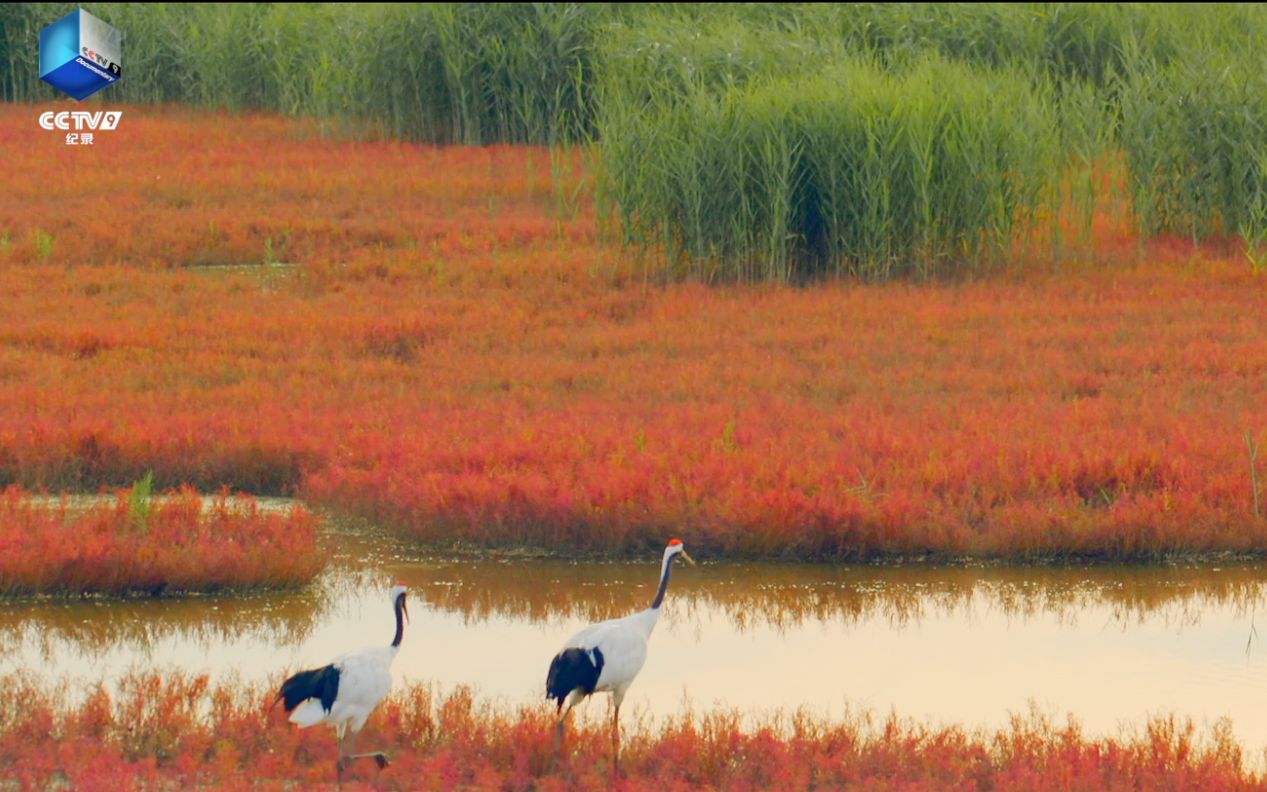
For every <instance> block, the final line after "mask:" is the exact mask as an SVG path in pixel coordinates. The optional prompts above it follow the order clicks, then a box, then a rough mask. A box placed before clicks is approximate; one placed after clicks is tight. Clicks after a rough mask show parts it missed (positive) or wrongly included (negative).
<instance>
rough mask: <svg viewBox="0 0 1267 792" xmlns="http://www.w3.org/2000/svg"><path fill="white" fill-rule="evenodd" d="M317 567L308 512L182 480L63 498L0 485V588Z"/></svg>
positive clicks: (215, 579)
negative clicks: (165, 486) (137, 495)
mask: <svg viewBox="0 0 1267 792" xmlns="http://www.w3.org/2000/svg"><path fill="white" fill-rule="evenodd" d="M324 566H325V555H324V553H323V552H322V551H321V550H320V548H319V546H318V544H317V527H316V518H315V517H313V516H312V515H311V514H309V513H308V512H306V511H305V510H304V509H302V508H300V507H295V508H293V509H290V510H288V511H286V512H284V513H281V512H274V511H263V510H261V509H260V507H259V506H258V504H256V503H255V501H254V500H253V499H251V498H246V499H240V498H235V499H230V498H228V497H226V496H216V497H211V498H206V499H204V498H203V497H201V496H199V495H198V494H197V493H196V492H194V491H192V490H190V489H188V488H184V489H182V490H180V491H179V492H176V493H172V494H170V495H167V496H164V497H162V498H157V499H154V501H152V502H151V501H137V500H132V499H129V497H128V496H127V495H126V494H122V493H121V494H119V495H118V496H117V497H116V498H115V499H114V500H113V502H109V501H103V502H100V503H97V504H95V505H89V506H76V507H72V506H71V505H70V504H69V503H68V502H67V501H66V500H64V499H63V500H62V501H61V502H57V503H50V502H49V501H48V499H41V500H38V501H37V500H33V499H31V498H30V497H29V496H27V495H26V494H25V493H23V492H22V491H21V490H20V489H19V488H17V487H10V488H9V489H8V490H6V491H5V492H3V493H0V593H3V594H46V593H57V594H125V593H131V592H139V593H151V594H157V593H163V592H190V591H216V590H222V589H246V588H260V587H264V588H281V587H293V586H301V585H304V584H305V583H309V582H311V581H312V580H313V579H314V578H315V577H316V576H317V573H318V572H320V571H321V569H322V567H324Z"/></svg>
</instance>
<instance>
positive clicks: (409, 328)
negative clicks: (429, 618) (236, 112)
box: [0, 105, 1267, 559]
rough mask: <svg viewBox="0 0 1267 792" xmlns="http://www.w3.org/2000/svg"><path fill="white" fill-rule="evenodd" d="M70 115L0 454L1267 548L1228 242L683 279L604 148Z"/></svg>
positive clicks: (547, 536)
mask: <svg viewBox="0 0 1267 792" xmlns="http://www.w3.org/2000/svg"><path fill="white" fill-rule="evenodd" d="M41 109H43V108H39V107H29V106H12V105H6V106H0V150H2V151H3V158H2V159H0V181H3V183H4V184H5V185H6V189H5V190H4V191H3V192H2V193H0V299H2V300H3V306H4V309H3V310H4V321H3V325H2V326H0V381H2V382H3V383H4V387H3V388H2V389H0V402H2V404H0V481H2V482H4V483H19V484H22V485H24V486H26V487H28V488H44V489H47V490H49V491H53V492H57V491H62V490H71V491H81V490H87V491H96V490H98V489H99V488H102V487H114V486H122V485H126V484H127V483H129V482H131V481H133V480H135V479H137V478H138V477H140V476H141V475H143V474H144V472H145V471H147V470H153V471H154V473H155V477H156V482H157V484H158V485H159V486H160V487H172V486H177V485H180V484H191V485H193V486H195V487H198V488H200V489H203V490H212V489H215V488H218V487H221V486H229V487H232V488H234V489H237V490H242V491H245V492H250V493H256V494H298V495H300V496H302V497H304V498H305V499H307V500H309V501H310V502H312V503H314V504H317V505H320V506H324V507H330V508H333V509H335V510H337V511H341V512H348V513H353V514H359V515H365V516H368V517H371V518H373V519H375V520H378V521H381V522H383V523H386V524H388V525H390V526H393V527H395V528H397V529H398V530H400V531H402V532H404V533H406V534H408V535H412V536H416V537H418V538H419V539H421V540H424V541H426V542H429V543H434V544H437V545H441V546H451V545H456V544H472V545H480V546H489V545H516V546H517V545H532V546H542V547H545V548H549V549H552V550H556V551H561V552H564V553H598V554H613V553H616V554H619V553H623V552H629V551H632V550H634V549H636V548H640V547H645V546H649V545H653V544H658V543H659V542H661V541H662V538H663V536H664V535H665V533H666V532H668V531H671V532H672V533H673V534H682V535H683V536H686V537H690V541H691V544H692V547H693V548H698V549H699V553H700V554H701V555H703V556H708V555H711V554H726V555H728V556H752V557H785V558H800V559H837V558H843V559H861V558H871V557H876V556H925V555H931V556H963V555H969V556H985V557H1004V558H1050V557H1068V556H1079V557H1090V558H1102V559H1144V558H1153V557H1158V556H1162V555H1167V554H1198V553H1218V552H1225V551H1231V552H1247V553H1260V552H1263V551H1264V550H1267V505H1264V504H1260V503H1258V502H1257V501H1256V500H1255V496H1254V491H1253V482H1254V478H1253V476H1255V475H1256V476H1257V477H1258V478H1259V479H1261V478H1262V477H1263V476H1264V475H1267V461H1265V460H1263V459H1258V460H1256V462H1254V464H1253V465H1252V464H1251V449H1256V448H1257V447H1261V446H1263V445H1267V410H1265V409H1264V405H1267V280H1264V279H1263V278H1261V277H1254V276H1253V275H1252V274H1251V272H1250V268H1249V266H1248V265H1247V264H1246V263H1244V261H1243V260H1242V259H1241V258H1240V257H1239V254H1238V253H1236V252H1235V251H1234V250H1233V249H1232V248H1231V247H1230V246H1229V247H1228V248H1227V249H1223V248H1206V249H1202V248H1197V247H1194V246H1192V245H1191V244H1188V243H1185V242H1182V241H1178V240H1169V241H1162V242H1159V243H1154V244H1150V245H1148V246H1146V247H1145V248H1144V249H1143V250H1142V252H1141V251H1140V250H1139V246H1138V244H1137V243H1136V241H1135V239H1134V238H1132V237H1131V236H1130V235H1129V233H1128V232H1127V231H1125V230H1124V229H1127V228H1129V222H1127V221H1125V220H1123V219H1121V218H1115V217H1109V216H1105V217H1102V218H1100V219H1099V220H1098V221H1097V223H1096V229H1097V231H1096V234H1097V239H1096V243H1095V249H1094V250H1091V251H1089V252H1088V254H1087V256H1086V257H1085V260H1083V259H1078V260H1066V261H1065V262H1063V263H1062V264H1061V265H1059V266H1058V267H1052V266H1051V265H1041V266H1040V265H1035V266H1026V265H1025V263H1024V262H1023V261H1020V262H1017V263H1016V266H1014V267H1012V268H1011V271H1010V272H1008V273H999V274H997V275H986V276H978V277H976V278H974V279H971V280H960V281H956V282H930V283H910V282H904V283H891V284H884V285H864V284H860V283H854V282H829V283H822V284H816V285H811V286H807V287H793V286H771V285H759V286H753V285H715V286H706V285H699V284H663V283H661V282H659V281H658V280H657V279H656V278H655V277H653V276H644V275H643V274H642V273H643V272H644V270H645V265H646V262H644V261H642V260H640V259H638V258H637V257H635V256H634V255H632V254H630V253H627V252H625V251H623V250H622V249H621V248H620V247H619V246H618V245H617V244H616V243H615V242H614V241H610V240H609V239H608V237H610V236H611V234H610V233H608V232H609V231H610V229H607V230H604V226H603V224H602V223H600V221H599V219H598V218H599V217H600V215H599V214H598V213H597V212H596V210H595V197H594V191H593V179H592V178H591V176H590V175H589V173H588V171H587V168H588V165H587V159H586V158H585V156H584V155H583V154H582V153H578V152H561V153H555V154H552V153H551V152H550V151H548V150H545V149H540V148H528V147H505V146H491V147H486V148H467V147H451V148H435V147H427V146H417V145H409V144H401V143H362V142H352V141H345V140H340V139H336V138H331V137H322V136H321V135H320V134H318V133H319V131H320V130H319V129H318V128H317V126H316V124H315V122H304V121H291V120H282V119H278V118H275V117H232V116H225V115H214V114H194V113H190V112H187V111H182V110H175V109H168V110H158V109H153V108H133V109H127V110H126V111H125V114H124V121H123V122H122V123H121V124H120V126H119V129H118V130H116V131H115V132H113V133H109V134H105V133H102V134H99V135H98V137H97V140H96V142H95V143H94V144H93V145H92V146H67V145H66V144H65V143H64V141H63V140H62V138H61V137H60V136H59V133H47V132H45V131H44V130H42V129H40V128H39V126H38V124H37V123H36V118H37V116H38V113H39V112H40V110H41ZM1017 273H1020V274H1017ZM1259 489H1260V493H1259V496H1258V497H1259V499H1260V500H1261V499H1263V498H1264V497H1265V496H1267V493H1263V492H1261V490H1262V486H1261V481H1260V482H1259Z"/></svg>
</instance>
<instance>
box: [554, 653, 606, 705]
mask: <svg viewBox="0 0 1267 792" xmlns="http://www.w3.org/2000/svg"><path fill="white" fill-rule="evenodd" d="M591 652H593V655H594V656H593V659H591V658H590V653H591ZM601 673H603V653H602V652H601V651H599V650H598V649H590V650H588V651H587V650H585V649H577V648H572V649H564V650H563V651H562V652H559V653H558V654H557V655H555V656H554V660H552V661H551V662H550V672H549V673H548V674H546V698H552V699H555V700H556V701H558V702H559V709H563V700H564V699H566V698H567V697H568V694H569V693H571V692H572V691H573V690H576V689H577V688H580V689H581V692H583V693H584V694H585V695H587V696H588V695H589V694H591V693H593V692H594V686H595V685H597V684H598V675H599V674H601Z"/></svg>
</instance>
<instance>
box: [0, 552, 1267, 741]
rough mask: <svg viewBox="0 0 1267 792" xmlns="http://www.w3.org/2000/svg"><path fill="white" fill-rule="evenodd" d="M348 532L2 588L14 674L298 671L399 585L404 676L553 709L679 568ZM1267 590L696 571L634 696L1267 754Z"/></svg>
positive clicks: (1228, 582)
mask: <svg viewBox="0 0 1267 792" xmlns="http://www.w3.org/2000/svg"><path fill="white" fill-rule="evenodd" d="M335 539H336V545H335V559H336V560H335V563H334V564H333V565H332V567H331V568H330V569H329V570H328V571H327V572H326V573H324V574H323V575H322V577H321V578H320V579H319V580H318V582H317V583H316V584H314V585H313V586H311V587H309V588H308V589H306V590H304V591H300V592H291V593H265V594H260V595H255V596H250V597H243V598H231V597H195V598H188V599H162V600H109V599H93V600H55V599H40V600H8V601H3V602H0V674H2V673H6V672H9V671H15V670H22V671H29V672H33V673H36V674H39V675H42V676H44V677H46V678H48V679H50V680H64V681H66V682H67V683H69V684H70V685H72V686H78V688H80V689H82V688H84V687H85V685H86V684H91V683H95V682H97V681H99V680H110V679H117V678H119V677H121V676H122V675H123V674H125V673H126V672H128V671H129V670H131V669H133V668H135V667H137V666H142V667H145V668H159V669H162V668H180V669H183V670H185V671H188V672H192V673H209V674H212V675H213V676H215V675H232V676H233V677H235V678H238V679H242V680H243V681H244V682H248V683H257V684H275V683H276V682H277V681H278V680H279V679H280V678H281V676H282V674H284V673H285V672H287V671H292V670H294V669H296V668H299V667H310V666H312V665H317V664H322V663H325V662H329V661H330V660H331V659H332V658H334V657H336V656H338V655H340V654H342V653H344V652H347V651H349V650H353V649H357V648H360V647H363V646H367V645H373V644H378V643H386V642H387V641H388V640H390V637H391V635H392V633H393V631H394V623H393V617H392V612H391V608H390V603H389V602H388V600H387V593H386V592H387V587H388V585H389V584H390V583H391V582H393V581H396V580H399V581H403V582H405V583H407V584H409V585H410V586H411V589H412V591H413V597H414V599H413V601H412V602H411V606H410V612H411V615H412V621H411V623H410V625H409V627H408V628H407V630H406V635H405V641H404V643H403V645H402V649H401V652H400V655H399V656H398V658H397V660H396V663H395V665H394V666H393V673H394V675H395V676H396V677H397V679H398V680H400V681H405V680H408V681H416V682H427V683H434V684H436V685H437V686H438V687H440V688H441V689H444V688H451V687H453V686H456V685H471V686H473V687H475V688H476V690H477V692H478V693H479V694H480V695H483V696H488V697H491V698H493V699H495V700H498V701H501V702H502V703H506V704H510V705H514V706H518V705H530V706H531V705H539V706H545V703H544V701H543V698H542V692H541V688H542V684H543V682H544V678H545V671H546V668H547V667H548V664H549V660H550V658H551V657H552V656H553V654H554V652H555V651H557V649H558V648H559V645H560V644H561V642H562V641H563V640H564V639H565V638H566V637H567V636H568V635H570V634H571V633H572V632H573V631H575V630H576V629H578V628H580V627H582V626H584V625H586V624H588V623H591V622H593V621H596V620H599V619H604V618H609V617H612V616H620V615H625V614H628V613H631V612H633V611H635V610H638V609H641V608H643V607H645V606H646V605H647V604H648V603H649V601H650V600H651V597H652V595H653V594H654V590H655V586H656V582H657V581H656V576H657V573H658V571H659V563H658V558H657V557H654V556H653V557H652V558H649V559H648V560H646V561H644V562H640V563H573V562H565V561H556V560H541V559H532V560H529V559H516V560H482V561H473V560H468V559H454V558H435V557H427V556H418V555H417V554H416V552H415V551H413V550H412V549H411V548H410V547H408V546H407V545H405V544H402V543H400V542H397V541H395V540H390V539H385V538H383V537H382V536H381V534H376V533H374V532H372V531H368V532H360V533H357V532H355V531H353V532H348V533H345V534H341V535H340V536H338V537H336V538H335ZM1265 598H1267V565H1263V564H1252V563H1226V564H1222V565H1217V566H1212V565H1204V566H1202V565H1177V566H1153V567H1103V566H1100V567H1076V568H1075V567H1021V568H1017V567H1002V566H998V567H996V566H975V567H925V566H908V567H882V566H880V567H873V566H829V565H802V564H797V565H782V564H756V563H722V562H712V563H705V564H703V565H701V566H697V567H686V568H678V569H677V570H676V571H675V572H674V576H673V581H672V584H671V586H670V591H669V597H668V599H667V600H666V606H665V609H664V611H665V612H664V615H663V618H662V619H661V622H660V626H659V627H657V629H656V633H655V635H654V636H653V637H652V642H651V647H650V651H649V655H648V659H647V663H646V666H645V667H644V669H643V672H642V674H641V675H640V676H639V678H638V680H637V682H636V683H635V685H634V686H633V688H632V689H631V691H630V695H629V698H628V699H627V700H626V706H625V708H623V709H622V711H627V712H629V714H630V717H639V716H641V717H651V718H659V717H663V716H669V715H673V714H677V713H679V712H680V711H681V708H682V706H683V702H684V701H690V702H692V703H693V704H694V705H696V706H698V707H704V708H707V707H712V706H723V707H733V708H737V709H739V710H741V711H742V712H744V713H746V714H749V715H752V716H754V717H759V716H761V715H763V714H768V713H769V712H771V711H774V710H780V709H782V710H793V709H801V708H804V709H807V710H809V711H810V712H812V713H814V714H818V715H822V716H827V717H833V716H840V715H843V714H844V713H845V712H846V711H856V710H858V709H870V710H873V711H876V712H878V713H880V714H887V712H888V711H890V710H893V711H896V712H897V713H899V714H901V715H903V716H909V717H913V718H917V719H921V720H924V721H926V722H928V723H930V724H936V723H961V724H965V725H968V726H978V725H983V726H1001V725H1004V724H1005V723H1006V722H1007V718H1008V714H1009V713H1010V712H1020V711H1026V710H1027V709H1028V707H1029V705H1030V703H1031V702H1034V703H1036V704H1037V705H1038V706H1039V707H1040V708H1041V709H1044V710H1046V711H1049V712H1051V713H1053V714H1056V715H1058V716H1063V715H1064V714H1065V713H1072V714H1073V715H1075V716H1076V717H1077V718H1078V719H1079V720H1080V721H1081V722H1082V723H1083V724H1084V725H1085V726H1086V727H1087V729H1088V730H1089V731H1092V732H1098V733H1108V734H1112V733H1115V732H1116V730H1117V728H1118V726H1119V725H1122V724H1126V725H1136V726H1137V725H1139V724H1142V723H1143V722H1145V721H1146V720H1147V718H1148V717H1149V716H1150V715H1152V714H1159V713H1175V714H1178V715H1180V716H1188V717H1193V718H1195V719H1197V720H1198V722H1200V721H1202V720H1206V721H1213V720H1214V719H1217V718H1220V717H1224V716H1227V717H1230V718H1231V719H1232V721H1233V724H1234V733H1235V734H1236V736H1237V737H1238V738H1240V739H1241V740H1242V741H1243V742H1244V744H1245V745H1246V746H1247V747H1248V748H1250V749H1251V753H1256V752H1257V751H1258V749H1259V748H1260V747H1261V746H1263V745H1267V710H1264V709H1263V708H1262V707H1258V706H1256V704H1255V701H1256V698H1255V696H1253V695H1249V694H1247V691H1254V690H1262V689H1265V688H1267V646H1264V645H1261V644H1258V643H1257V639H1255V643H1253V644H1251V645H1250V646H1248V649H1249V651H1248V652H1247V643H1248V642H1249V639H1250V635H1251V632H1252V630H1253V627H1254V625H1255V620H1256V617H1257V612H1258V611H1259V610H1264V607H1263V606H1264V604H1265V603H1264V600H1265ZM1264 624H1267V619H1264ZM1265 640H1267V638H1265ZM605 706H606V704H605V702H603V703H599V704H597V705H595V704H590V705H587V707H586V708H585V710H584V711H583V712H582V713H581V716H582V717H596V716H601V715H602V713H603V711H604V707H605Z"/></svg>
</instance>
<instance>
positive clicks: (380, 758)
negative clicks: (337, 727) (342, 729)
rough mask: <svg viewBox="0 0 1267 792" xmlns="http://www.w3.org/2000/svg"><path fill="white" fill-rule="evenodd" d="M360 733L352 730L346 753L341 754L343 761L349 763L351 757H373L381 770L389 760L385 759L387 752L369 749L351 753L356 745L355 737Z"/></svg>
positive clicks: (350, 762)
mask: <svg viewBox="0 0 1267 792" xmlns="http://www.w3.org/2000/svg"><path fill="white" fill-rule="evenodd" d="M360 734H361V733H360V732H356V731H354V732H352V738H351V739H350V740H348V753H346V754H344V755H343V761H344V763H345V764H349V765H350V764H352V760H353V759H373V760H374V762H375V763H376V764H377V765H378V769H379V770H382V769H383V768H385V767H387V765H388V764H389V762H388V761H387V754H386V753H384V752H383V751H370V752H368V753H352V750H353V749H354V748H355V747H356V738H357V737H359V736H360Z"/></svg>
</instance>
